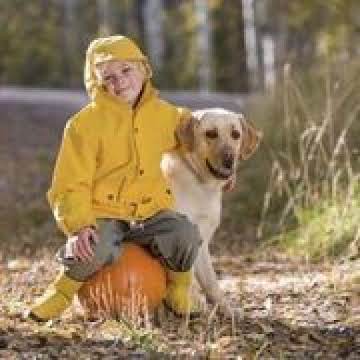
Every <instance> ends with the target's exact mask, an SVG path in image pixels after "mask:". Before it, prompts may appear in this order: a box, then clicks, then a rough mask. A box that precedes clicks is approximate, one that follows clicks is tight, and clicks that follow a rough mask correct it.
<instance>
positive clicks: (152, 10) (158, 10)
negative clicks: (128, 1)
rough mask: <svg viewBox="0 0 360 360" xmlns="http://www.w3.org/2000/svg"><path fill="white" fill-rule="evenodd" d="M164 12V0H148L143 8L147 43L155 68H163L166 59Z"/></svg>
mask: <svg viewBox="0 0 360 360" xmlns="http://www.w3.org/2000/svg"><path fill="white" fill-rule="evenodd" d="M163 12H164V3H163V0H146V2H145V5H144V8H143V16H144V23H145V24H144V25H145V44H146V47H147V53H148V55H149V57H150V62H151V64H152V66H153V68H154V70H161V68H162V66H163V60H164V44H165V39H164V32H163V20H164V13H163Z"/></svg>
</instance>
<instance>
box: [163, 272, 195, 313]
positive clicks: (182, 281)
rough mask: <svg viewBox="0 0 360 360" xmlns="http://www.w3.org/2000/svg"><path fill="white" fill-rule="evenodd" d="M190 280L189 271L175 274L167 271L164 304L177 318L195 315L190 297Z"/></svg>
mask: <svg viewBox="0 0 360 360" xmlns="http://www.w3.org/2000/svg"><path fill="white" fill-rule="evenodd" d="M191 279H192V273H191V271H186V272H175V271H172V270H169V269H167V280H168V283H167V288H166V297H165V304H166V305H167V306H169V307H170V309H171V310H172V311H173V312H174V313H175V314H177V315H179V316H184V315H186V314H190V315H191V313H194V314H195V312H194V310H195V309H194V307H193V304H192V301H191V295H190V287H191Z"/></svg>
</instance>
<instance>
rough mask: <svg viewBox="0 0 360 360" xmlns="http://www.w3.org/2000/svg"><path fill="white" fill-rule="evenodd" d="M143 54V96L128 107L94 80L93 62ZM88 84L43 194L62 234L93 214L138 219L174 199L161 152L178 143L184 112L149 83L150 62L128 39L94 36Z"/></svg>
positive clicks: (168, 205)
mask: <svg viewBox="0 0 360 360" xmlns="http://www.w3.org/2000/svg"><path fill="white" fill-rule="evenodd" d="M111 59H119V60H132V61H142V62H143V63H144V64H145V66H146V69H147V74H148V76H147V80H146V82H145V85H144V86H145V87H144V91H143V94H142V97H141V99H140V101H139V103H138V104H137V106H136V107H135V109H132V108H131V107H130V106H129V105H128V104H126V103H125V102H124V103H122V102H119V100H118V99H115V98H114V97H113V96H112V95H110V94H108V93H106V92H105V91H104V90H103V88H102V87H101V86H100V85H99V84H98V83H97V79H96V77H95V73H94V69H95V65H96V63H98V62H101V61H106V60H111ZM84 75H85V76H84V77H85V85H86V88H87V91H88V94H89V96H90V99H91V102H90V104H89V105H87V106H86V107H85V108H83V109H82V110H81V111H80V112H79V113H78V114H76V115H74V116H73V117H72V118H71V119H70V120H69V121H68V122H67V125H66V127H65V130H64V135H63V140H62V144H61V148H60V151H59V154H58V158H57V162H56V166H55V170H54V175H53V180H52V184H51V188H50V189H49V191H48V194H47V195H48V200H49V203H50V206H51V208H52V210H53V212H54V216H55V218H56V220H57V223H58V224H59V226H60V228H61V229H62V230H63V231H64V233H65V234H67V235H70V234H73V233H76V232H77V231H78V230H79V229H81V228H82V227H84V226H87V225H94V226H96V219H97V218H115V219H124V220H136V219H144V218H148V217H150V216H152V215H154V214H155V213H157V212H158V211H159V210H161V209H165V208H171V207H172V206H173V196H172V194H171V190H170V188H169V187H168V184H167V182H166V180H165V179H164V177H163V175H162V173H161V170H160V160H161V156H162V154H163V153H164V152H166V151H169V150H172V149H174V148H176V147H177V146H178V144H177V141H176V137H175V128H176V127H177V125H178V124H179V122H180V121H185V120H186V119H188V118H189V112H188V111H187V110H184V109H180V108H177V107H175V106H173V105H172V104H170V103H168V102H166V101H163V100H161V99H160V98H159V97H158V95H157V92H156V90H155V89H154V88H153V87H152V85H151V82H150V77H151V68H150V66H149V64H148V61H147V59H146V57H145V56H144V55H143V54H142V52H141V51H140V49H139V48H138V47H137V46H136V45H135V44H134V43H133V42H132V41H131V40H129V39H128V38H126V37H123V36H111V37H108V38H105V39H100V40H96V41H94V42H93V43H92V44H91V45H90V47H89V49H88V51H87V55H86V64H85V74H84Z"/></svg>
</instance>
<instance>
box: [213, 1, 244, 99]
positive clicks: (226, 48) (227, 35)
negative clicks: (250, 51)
mask: <svg viewBox="0 0 360 360" xmlns="http://www.w3.org/2000/svg"><path fill="white" fill-rule="evenodd" d="M212 18H213V38H214V44H213V47H214V52H213V54H214V61H215V77H216V89H219V90H222V91H229V92H239V91H247V90H248V88H249V85H248V75H247V65H246V49H245V38H244V22H243V13H242V6H241V1H234V0H231V1H225V0H216V1H212Z"/></svg>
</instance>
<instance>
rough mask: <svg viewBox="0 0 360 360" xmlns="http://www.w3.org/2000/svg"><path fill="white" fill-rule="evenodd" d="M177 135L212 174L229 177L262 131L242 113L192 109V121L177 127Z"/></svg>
mask: <svg viewBox="0 0 360 360" xmlns="http://www.w3.org/2000/svg"><path fill="white" fill-rule="evenodd" d="M177 137H178V139H179V141H180V143H182V144H185V145H186V148H187V149H188V150H189V151H190V152H191V153H192V154H193V155H194V156H195V157H196V159H197V162H198V163H199V164H200V165H201V166H202V167H203V168H204V169H206V171H207V173H208V174H209V176H212V177H215V178H217V179H220V180H227V179H228V178H230V176H232V175H233V174H234V173H235V171H236V167H237V164H238V160H239V159H240V160H246V159H248V158H249V157H250V156H251V155H252V154H253V152H254V151H255V149H256V147H257V145H258V143H259V140H260V138H261V134H260V132H259V131H257V130H256V129H255V128H254V127H253V126H252V125H251V124H250V123H249V121H248V120H246V119H245V117H244V116H243V115H242V114H237V113H234V112H232V111H228V110H225V109H218V108H213V109H205V110H198V111H195V112H193V113H192V117H191V119H190V121H188V122H186V123H185V124H183V125H181V126H180V127H179V128H178V129H177Z"/></svg>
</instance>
